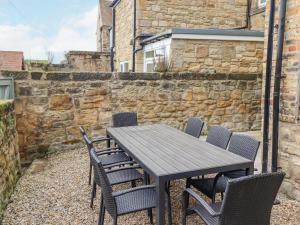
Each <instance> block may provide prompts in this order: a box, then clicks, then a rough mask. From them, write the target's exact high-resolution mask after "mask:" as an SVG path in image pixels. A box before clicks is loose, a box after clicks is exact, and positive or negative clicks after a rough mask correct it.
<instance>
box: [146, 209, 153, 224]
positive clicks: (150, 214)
mask: <svg viewBox="0 0 300 225" xmlns="http://www.w3.org/2000/svg"><path fill="white" fill-rule="evenodd" d="M147 211H148V217H149V220H150V224H153V213H152V209H148V210H147Z"/></svg>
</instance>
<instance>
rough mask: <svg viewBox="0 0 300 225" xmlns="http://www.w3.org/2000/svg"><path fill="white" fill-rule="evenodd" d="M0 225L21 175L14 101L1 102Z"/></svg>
mask: <svg viewBox="0 0 300 225" xmlns="http://www.w3.org/2000/svg"><path fill="white" fill-rule="evenodd" d="M0 146H1V148H0V184H1V185H0V224H1V218H2V215H3V211H4V209H5V208H6V206H7V204H8V201H9V199H10V196H11V195H12V193H13V191H14V189H15V185H16V183H17V181H18V178H19V175H20V159H19V151H18V135H17V131H16V126H15V114H14V103H13V101H3V100H0Z"/></svg>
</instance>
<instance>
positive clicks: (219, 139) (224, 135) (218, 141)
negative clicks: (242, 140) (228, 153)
mask: <svg viewBox="0 0 300 225" xmlns="http://www.w3.org/2000/svg"><path fill="white" fill-rule="evenodd" d="M231 135H232V132H231V131H230V130H228V129H227V128H225V127H222V126H211V128H210V130H209V132H208V135H207V138H206V142H208V143H210V144H212V145H215V146H217V147H220V148H222V149H226V148H227V145H228V143H229V140H230V137H231Z"/></svg>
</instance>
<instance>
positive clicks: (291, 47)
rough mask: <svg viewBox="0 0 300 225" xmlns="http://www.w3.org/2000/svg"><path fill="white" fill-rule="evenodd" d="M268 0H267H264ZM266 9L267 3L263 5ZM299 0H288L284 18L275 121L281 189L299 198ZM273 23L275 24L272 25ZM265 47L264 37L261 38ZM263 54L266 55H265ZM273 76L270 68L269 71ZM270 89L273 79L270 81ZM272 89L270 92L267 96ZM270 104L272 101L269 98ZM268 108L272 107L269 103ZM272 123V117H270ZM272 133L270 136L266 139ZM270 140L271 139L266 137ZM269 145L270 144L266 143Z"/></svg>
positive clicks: (277, 0) (274, 57)
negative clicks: (278, 118)
mask: <svg viewBox="0 0 300 225" xmlns="http://www.w3.org/2000/svg"><path fill="white" fill-rule="evenodd" d="M275 2H276V3H275V4H276V6H278V7H276V15H275V23H277V22H278V13H279V12H278V8H279V4H280V1H279V0H276V1H275ZM268 3H269V1H268ZM267 9H269V4H268V5H267ZM299 10H300V1H298V0H288V1H287V13H286V21H285V35H284V37H285V42H284V49H283V62H282V63H283V68H282V81H281V96H280V123H279V156H278V158H279V162H278V165H279V166H280V167H281V168H282V169H283V171H285V172H286V173H287V176H286V179H285V181H284V183H283V186H282V189H283V191H284V192H285V193H286V194H287V195H288V196H289V197H291V198H293V199H297V200H298V201H300V126H299V112H300V111H299V107H300V104H299V99H300V91H299V90H300V77H299V75H300V67H299V65H300V57H299V56H300V36H299V33H300V23H299V21H300V14H299ZM266 18H267V19H266V29H268V22H269V21H268V18H269V10H267V11H266ZM276 27H277V25H275V28H276ZM277 31H278V30H277V29H275V34H274V54H273V67H274V68H275V60H276V52H277V51H276V50H277V34H278V33H277ZM265 39H266V41H265V50H267V37H266V38H265ZM265 57H266V55H265ZM272 78H274V71H273V73H272ZM271 84H272V87H271V92H273V84H274V81H273V80H272V82H271ZM272 96H273V93H271V97H272ZM271 104H272V102H271ZM271 108H272V107H271ZM271 123H272V121H271ZM271 138H272V136H270V139H271ZM270 143H271V141H270ZM270 147H271V146H270Z"/></svg>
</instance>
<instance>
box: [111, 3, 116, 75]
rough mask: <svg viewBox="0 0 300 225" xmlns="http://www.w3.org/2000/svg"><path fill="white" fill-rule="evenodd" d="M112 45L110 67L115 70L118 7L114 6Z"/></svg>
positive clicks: (112, 70)
mask: <svg viewBox="0 0 300 225" xmlns="http://www.w3.org/2000/svg"><path fill="white" fill-rule="evenodd" d="M111 29H112V46H110V67H111V72H114V70H115V62H114V60H115V59H114V58H115V57H114V49H115V33H116V9H115V7H113V8H112V28H111Z"/></svg>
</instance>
